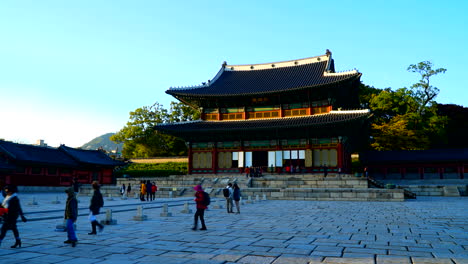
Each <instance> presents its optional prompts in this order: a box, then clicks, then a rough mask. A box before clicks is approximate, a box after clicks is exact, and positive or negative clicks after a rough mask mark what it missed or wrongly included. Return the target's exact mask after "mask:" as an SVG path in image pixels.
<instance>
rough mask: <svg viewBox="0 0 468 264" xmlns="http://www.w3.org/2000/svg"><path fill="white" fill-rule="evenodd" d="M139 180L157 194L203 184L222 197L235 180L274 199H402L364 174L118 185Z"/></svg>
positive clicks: (186, 192) (247, 191)
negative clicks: (153, 186)
mask: <svg viewBox="0 0 468 264" xmlns="http://www.w3.org/2000/svg"><path fill="white" fill-rule="evenodd" d="M141 180H150V181H152V182H153V181H154V182H156V185H158V192H157V194H156V196H157V197H187V196H193V195H194V191H193V186H195V185H197V184H202V186H203V187H204V188H205V189H206V190H210V195H211V196H214V197H222V192H221V190H222V189H223V188H224V187H225V186H226V185H227V184H228V183H229V182H237V183H238V185H239V186H240V188H241V189H242V196H243V198H244V199H245V198H246V197H247V196H251V197H256V196H257V195H258V196H260V197H263V196H266V198H267V199H275V200H319V201H404V193H403V190H401V189H377V188H369V186H368V182H367V179H366V178H363V177H356V176H354V175H350V174H341V175H338V174H329V175H328V176H327V177H324V176H323V174H280V175H265V176H263V177H258V178H247V177H245V175H243V174H217V175H212V174H206V175H183V176H170V177H155V178H139V179H128V178H120V179H118V180H117V186H121V185H122V183H124V184H125V185H126V186H128V184H129V183H131V184H132V187H133V189H134V190H135V188H137V190H138V189H139V182H140V181H141Z"/></svg>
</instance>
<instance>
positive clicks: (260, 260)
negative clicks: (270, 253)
mask: <svg viewBox="0 0 468 264" xmlns="http://www.w3.org/2000/svg"><path fill="white" fill-rule="evenodd" d="M274 260H275V258H274V257H264V256H252V255H249V256H245V257H243V258H241V259H239V260H238V261H237V263H245V264H252V263H255V264H270V263H272V262H273V261H274Z"/></svg>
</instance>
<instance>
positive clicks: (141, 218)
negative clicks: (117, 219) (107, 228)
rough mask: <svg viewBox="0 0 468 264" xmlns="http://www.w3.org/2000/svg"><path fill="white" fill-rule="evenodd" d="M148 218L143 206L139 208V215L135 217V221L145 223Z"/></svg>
mask: <svg viewBox="0 0 468 264" xmlns="http://www.w3.org/2000/svg"><path fill="white" fill-rule="evenodd" d="M147 218H148V216H146V215H143V206H141V205H140V206H137V214H136V215H135V216H134V217H133V220H135V221H145V220H146V219H147Z"/></svg>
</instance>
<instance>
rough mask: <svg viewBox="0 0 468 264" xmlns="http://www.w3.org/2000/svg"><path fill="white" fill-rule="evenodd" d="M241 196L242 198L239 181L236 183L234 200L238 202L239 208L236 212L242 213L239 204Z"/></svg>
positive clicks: (233, 194)
mask: <svg viewBox="0 0 468 264" xmlns="http://www.w3.org/2000/svg"><path fill="white" fill-rule="evenodd" d="M240 198H241V192H240V188H239V185H237V183H234V186H233V192H232V199H233V200H234V203H235V204H236V209H237V213H236V214H240V205H239V201H240Z"/></svg>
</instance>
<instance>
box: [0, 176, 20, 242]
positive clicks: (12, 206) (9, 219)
mask: <svg viewBox="0 0 468 264" xmlns="http://www.w3.org/2000/svg"><path fill="white" fill-rule="evenodd" d="M16 192H17V188H16V186H13V185H7V186H6V187H5V193H6V196H5V199H3V202H2V205H1V206H2V207H3V208H6V209H8V213H6V215H4V216H3V218H4V222H3V225H2V229H1V231H0V244H1V243H2V240H3V238H5V235H6V233H7V231H8V230H11V231H13V235H14V236H15V239H16V243H15V244H14V245H13V246H11V248H16V247H21V238H20V236H19V232H18V227H17V226H16V219H17V218H18V216H21V220H22V221H23V222H26V218H25V217H24V215H23V210H22V209H21V204H20V200H19V198H18V196H17V195H16Z"/></svg>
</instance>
